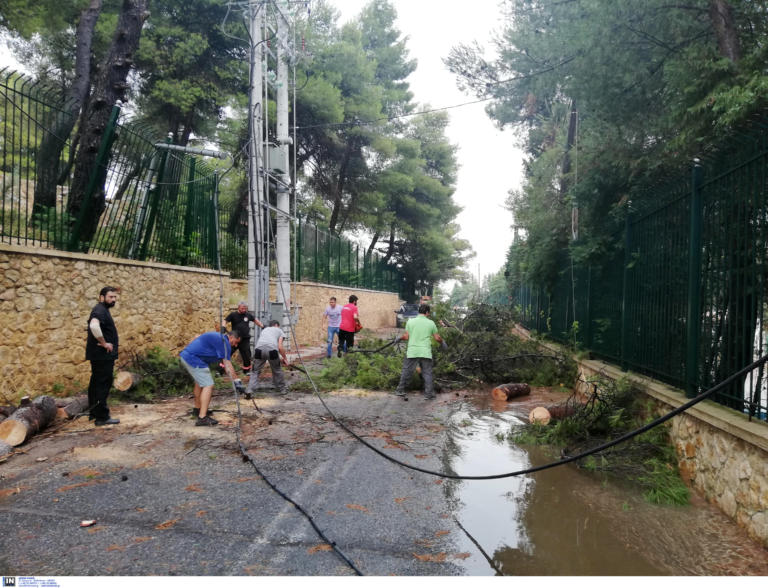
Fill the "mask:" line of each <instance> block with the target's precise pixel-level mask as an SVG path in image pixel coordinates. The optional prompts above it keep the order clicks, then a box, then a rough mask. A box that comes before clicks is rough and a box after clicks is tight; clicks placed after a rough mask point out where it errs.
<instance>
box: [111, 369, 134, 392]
mask: <svg viewBox="0 0 768 588" xmlns="http://www.w3.org/2000/svg"><path fill="white" fill-rule="evenodd" d="M139 382H141V375H139V374H134V373H132V372H126V371H120V372H117V376H115V381H114V383H113V384H112V385H113V386H114V387H115V389H116V390H120V392H126V391H127V390H130V389H131V388H133V387H134V386H137V385H138V383H139Z"/></svg>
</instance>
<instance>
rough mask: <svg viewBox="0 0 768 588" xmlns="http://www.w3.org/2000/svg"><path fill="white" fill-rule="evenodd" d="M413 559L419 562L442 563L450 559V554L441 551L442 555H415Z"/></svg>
mask: <svg viewBox="0 0 768 588" xmlns="http://www.w3.org/2000/svg"><path fill="white" fill-rule="evenodd" d="M413 557H415V558H416V559H418V560H419V561H430V562H434V563H442V562H444V561H445V558H446V557H448V554H447V553H445V552H444V551H441V552H440V553H426V554H423V555H420V554H418V553H414V554H413Z"/></svg>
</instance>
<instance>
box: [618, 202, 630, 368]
mask: <svg viewBox="0 0 768 588" xmlns="http://www.w3.org/2000/svg"><path fill="white" fill-rule="evenodd" d="M627 206H628V207H629V209H628V210H627V218H626V219H625V220H624V271H623V272H622V283H621V356H620V358H621V362H620V363H621V369H622V370H624V371H626V370H627V369H628V362H627V337H629V328H630V324H629V304H628V303H627V298H628V296H629V265H630V262H631V261H632V222H631V219H632V208H631V207H632V203H631V202H629V203H628V205H627Z"/></svg>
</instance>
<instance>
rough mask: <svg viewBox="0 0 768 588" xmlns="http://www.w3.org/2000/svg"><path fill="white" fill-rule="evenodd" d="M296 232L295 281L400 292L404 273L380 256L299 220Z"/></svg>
mask: <svg viewBox="0 0 768 588" xmlns="http://www.w3.org/2000/svg"><path fill="white" fill-rule="evenodd" d="M297 231H298V234H297V239H296V242H297V246H296V263H295V268H296V270H295V272H294V273H295V275H294V276H293V279H294V280H296V281H309V282H324V283H326V284H335V285H339V286H351V287H353V288H367V289H369V290H385V291H388V292H398V293H400V292H401V290H402V286H403V278H402V274H401V273H400V272H398V271H397V270H396V269H395V268H394V267H393V266H391V265H389V264H388V263H386V262H385V261H384V260H383V258H382V257H381V256H379V255H378V254H377V253H375V252H374V253H367V252H366V251H365V250H363V251H361V250H360V245H359V244H356V243H352V242H351V241H349V240H347V239H344V238H342V237H338V236H336V235H332V234H330V233H328V232H325V231H323V230H321V229H318V227H317V226H315V225H312V224H307V223H303V222H301V221H299V223H298V227H297Z"/></svg>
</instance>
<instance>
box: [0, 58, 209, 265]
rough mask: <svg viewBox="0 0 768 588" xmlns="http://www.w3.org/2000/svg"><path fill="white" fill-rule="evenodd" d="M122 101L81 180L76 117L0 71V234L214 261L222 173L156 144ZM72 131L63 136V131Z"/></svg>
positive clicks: (115, 252)
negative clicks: (124, 118) (123, 114)
mask: <svg viewBox="0 0 768 588" xmlns="http://www.w3.org/2000/svg"><path fill="white" fill-rule="evenodd" d="M119 114H120V111H119V109H118V108H115V109H114V110H113V112H112V116H111V119H110V123H109V125H108V126H107V128H106V129H105V131H104V134H103V136H102V142H101V148H100V150H99V153H98V158H97V163H96V165H95V166H94V167H93V169H92V170H90V171H89V173H88V174H87V181H86V182H85V183H84V187H81V188H77V183H76V181H75V176H76V172H77V170H76V165H75V163H76V152H77V141H78V128H77V120H73V116H74V115H73V114H72V113H71V112H70V111H69V110H68V109H67V104H66V103H65V102H63V101H62V99H61V96H60V94H59V93H58V92H55V91H53V90H51V89H50V88H46V87H44V86H42V85H40V84H37V83H35V82H33V81H32V80H30V79H29V78H27V77H25V76H20V75H18V74H16V73H14V72H10V73H0V141H1V143H0V146H1V147H2V152H1V153H0V189H1V190H2V194H1V195H0V240H1V241H2V242H3V243H9V244H16V245H27V246H34V247H46V248H55V249H64V250H69V251H80V252H86V253H91V254H104V255H110V256H115V257H121V258H128V259H139V260H152V261H159V262H164V263H171V264H179V265H190V266H197V267H215V266H216V253H217V251H216V232H217V227H216V216H215V210H214V200H215V199H214V195H215V193H216V189H217V178H216V174H215V173H214V172H213V170H212V169H210V168H208V167H207V166H205V164H204V163H202V162H199V161H196V160H195V158H193V157H188V156H185V155H183V154H177V153H173V152H169V151H167V150H164V149H158V148H157V147H156V146H155V143H154V142H153V141H152V140H150V139H149V138H148V137H149V136H151V135H150V133H149V132H148V131H147V130H146V129H143V128H142V127H140V126H138V125H133V124H119V123H118V117H119ZM63 133H66V134H63Z"/></svg>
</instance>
